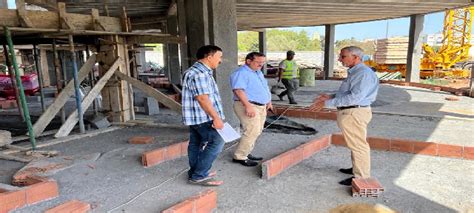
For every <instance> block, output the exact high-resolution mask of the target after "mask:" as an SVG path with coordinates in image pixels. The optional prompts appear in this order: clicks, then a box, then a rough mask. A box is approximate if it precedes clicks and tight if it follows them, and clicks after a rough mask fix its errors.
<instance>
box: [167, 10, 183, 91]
mask: <svg viewBox="0 0 474 213" xmlns="http://www.w3.org/2000/svg"><path fill="white" fill-rule="evenodd" d="M166 27H167V30H168V33H169V34H171V35H178V17H177V16H175V15H173V16H168V20H167V25H166ZM166 46H167V50H168V51H167V60H168V63H167V65H168V66H167V67H168V72H169V74H168V78H169V80H170V82H171V83H172V84H180V83H181V68H180V66H179V51H178V48H179V47H178V44H166Z"/></svg>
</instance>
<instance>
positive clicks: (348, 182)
mask: <svg viewBox="0 0 474 213" xmlns="http://www.w3.org/2000/svg"><path fill="white" fill-rule="evenodd" d="M352 178H354V177H350V178H347V179H344V180H341V181H339V184H341V185H344V186H352Z"/></svg>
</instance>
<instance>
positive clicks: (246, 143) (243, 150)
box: [234, 101, 267, 160]
mask: <svg viewBox="0 0 474 213" xmlns="http://www.w3.org/2000/svg"><path fill="white" fill-rule="evenodd" d="M252 106H253V107H254V109H255V112H256V113H255V116H254V117H252V118H251V117H248V116H247V115H246V114H245V107H244V106H243V105H242V102H240V101H234V112H235V114H236V115H237V117H238V118H239V120H240V126H241V127H242V137H241V138H240V141H239V144H238V145H237V149H236V150H235V152H234V159H236V160H246V159H247V156H248V155H249V154H250V153H251V152H252V150H253V147H254V146H255V142H256V141H257V138H258V136H259V135H260V134H261V133H262V131H263V126H264V125H265V119H266V117H267V109H266V106H257V105H254V104H252Z"/></svg>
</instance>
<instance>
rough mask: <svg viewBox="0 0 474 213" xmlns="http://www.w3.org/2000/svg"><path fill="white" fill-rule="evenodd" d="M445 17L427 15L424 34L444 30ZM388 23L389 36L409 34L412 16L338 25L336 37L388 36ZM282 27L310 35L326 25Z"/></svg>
mask: <svg viewBox="0 0 474 213" xmlns="http://www.w3.org/2000/svg"><path fill="white" fill-rule="evenodd" d="M443 19H444V12H438V13H432V14H428V15H425V21H424V27H423V34H434V33H440V32H442V30H443ZM387 23H388V37H395V36H408V30H409V28H410V18H398V19H389V20H381V21H371V22H361V23H354V24H340V25H336V35H335V39H336V41H337V40H342V39H350V38H351V37H354V38H355V39H357V40H364V39H381V38H386V36H387ZM280 29H290V30H295V31H301V30H305V31H306V32H308V34H309V36H310V37H312V36H313V34H314V32H318V33H319V35H324V26H318V27H293V28H280Z"/></svg>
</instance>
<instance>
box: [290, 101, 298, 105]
mask: <svg viewBox="0 0 474 213" xmlns="http://www.w3.org/2000/svg"><path fill="white" fill-rule="evenodd" d="M290 104H298V103H297V102H294V101H292V102H290Z"/></svg>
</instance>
